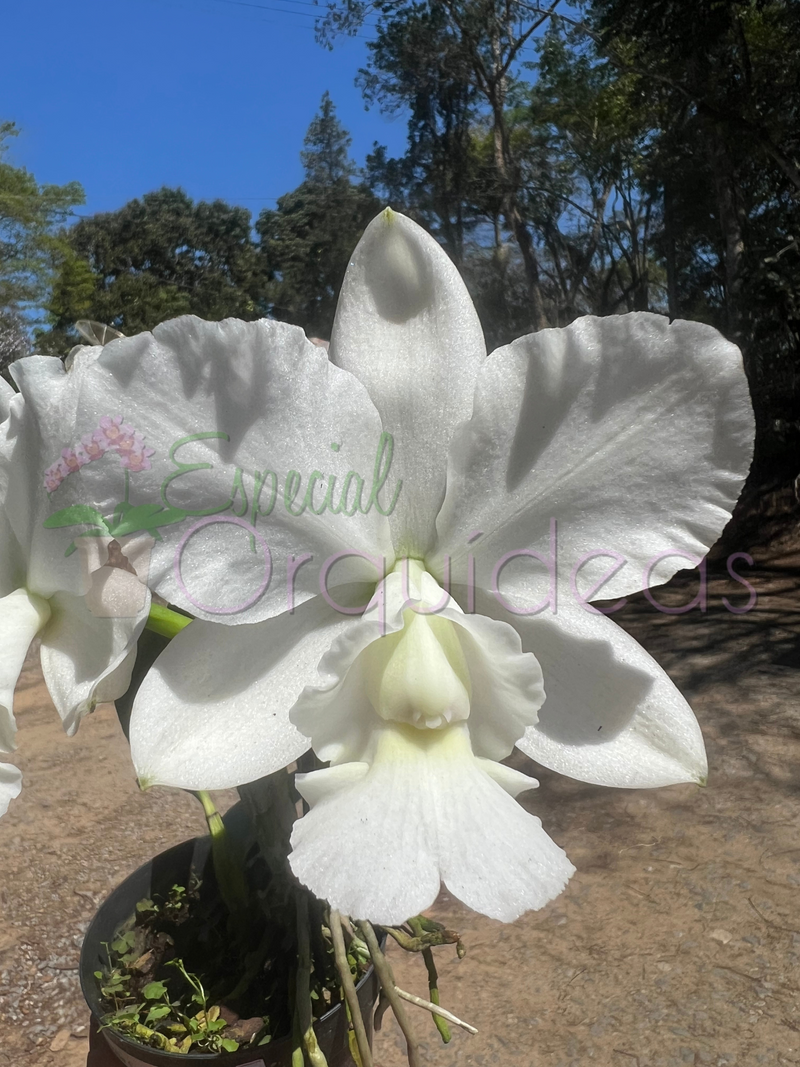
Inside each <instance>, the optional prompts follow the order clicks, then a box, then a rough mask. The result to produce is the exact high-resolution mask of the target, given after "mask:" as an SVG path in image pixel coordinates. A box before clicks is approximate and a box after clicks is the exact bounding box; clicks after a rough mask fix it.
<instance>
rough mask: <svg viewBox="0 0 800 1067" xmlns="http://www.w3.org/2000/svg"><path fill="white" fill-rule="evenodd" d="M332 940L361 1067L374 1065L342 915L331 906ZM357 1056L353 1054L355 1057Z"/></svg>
mask: <svg viewBox="0 0 800 1067" xmlns="http://www.w3.org/2000/svg"><path fill="white" fill-rule="evenodd" d="M330 929H331V940H332V941H333V955H334V959H335V960H336V967H337V970H338V971H339V981H340V982H341V985H342V992H343V994H344V1002H345V1005H346V1006H347V1014H348V1018H349V1020H350V1022H351V1023H352V1026H353V1033H354V1034H355V1039H356V1050H357V1052H358V1059H359V1060H360V1061H361V1062H360V1067H372V1051H371V1050H370V1047H369V1040H368V1039H367V1029H366V1027H365V1026H364V1016H363V1015H362V1014H361V1005H360V1004H359V1003H358V992H357V990H356V986H355V982H354V981H353V976H352V974H351V973H350V964H349V963H348V961H347V952H346V950H345V947H344V935H343V934H342V917H341V915H340V914H339V912H338V911H336V910H335V909H334V908H331V914H330ZM355 1058H356V1057H355V1056H353V1059H355Z"/></svg>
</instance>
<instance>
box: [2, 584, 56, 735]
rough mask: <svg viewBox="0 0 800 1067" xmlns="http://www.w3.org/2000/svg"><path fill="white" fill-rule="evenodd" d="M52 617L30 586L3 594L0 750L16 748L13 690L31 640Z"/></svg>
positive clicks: (46, 606)
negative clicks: (29, 589) (28, 589)
mask: <svg viewBox="0 0 800 1067" xmlns="http://www.w3.org/2000/svg"><path fill="white" fill-rule="evenodd" d="M49 617H50V608H49V606H48V604H47V601H46V600H42V599H41V598H40V597H37V596H34V595H33V594H31V593H29V592H28V591H27V589H15V590H14V592H13V593H9V594H8V595H7V596H4V597H2V598H0V752H13V750H14V748H15V747H16V746H15V742H14V735H15V734H16V729H17V728H16V725H15V723H14V690H15V689H16V687H17V679H18V678H19V675H20V671H21V670H22V665H23V663H24V662H25V657H26V656H27V654H28V648H29V647H30V643H31V641H32V640H33V638H34V637H35V636H36V634H37V633H38V632H39V630H41V628H42V627H43V626H44V625H45V623H46V622H47V620H48V618H49Z"/></svg>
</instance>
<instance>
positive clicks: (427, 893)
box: [290, 723, 574, 924]
mask: <svg viewBox="0 0 800 1067" xmlns="http://www.w3.org/2000/svg"><path fill="white" fill-rule="evenodd" d="M522 777H523V776H521V775H518V776H517V778H516V779H515V781H514V783H513V788H514V789H515V791H517V792H518V791H520V789H521V788H532V787H534V786H535V785H536V782H535V781H534V780H533V779H527V782H526V783H522V782H521V781H520V780H519V779H520V778H522ZM498 778H499V779H500V781H501V783H502V784H505V781H506V779H505V777H504V775H503V773H502V771H501V772H500V774H498V775H497V776H494V775H490V774H489V773H487V771H486V761H482V760H477V759H475V757H474V756H473V754H472V751H471V748H470V744H469V733H468V728H467V726H466V724H464V723H461V724H455V725H453V726H450V727H448V728H446V729H444V730H417V729H414V728H413V727H400V726H396V725H386V726H384V727H383V728H382V729H381V730H380V731H379V732H378V733H377V734H376V738H375V746H374V751H373V753H372V756H371V759H370V761H369V769H368V770H365V769H364V764H363V763H359V764H355V765H353V764H344V765H342V766H340V767H336V768H331V769H330V770H323V771H317V772H313V773H312V774H309V775H298V778H297V785H298V788H299V789H300V792H301V793H302V794H303V795H304V796H305V798H306V799H307V800H308V801H309V803H313V804H314V806H313V807H312V809H311V811H310V812H309V813H308V814H307V815H306V816H305V817H304V818H303V819H301V820H299V821H298V822H297V823H296V824H295V829H294V832H293V834H292V848H293V851H292V854H291V856H290V864H291V866H292V870H293V871H294V873H295V874H296V875H297V877H298V878H299V879H300V880H301V881H302V882H303V883H304V884H305V885H308V886H309V887H310V888H311V889H312V891H313V892H315V893H316V894H317V895H319V896H322V897H324V898H325V899H327V900H328V901H329V902H330V903H331V905H332V906H333V907H335V908H338V909H339V910H340V911H342V912H344V913H347V914H350V915H355V916H359V917H369V918H370V919H372V920H374V921H376V922H381V923H386V924H393V923H394V924H396V923H400V922H403V921H404V920H405V919H406V918H408V916H409V915H415V914H417V913H418V912H420V911H422V910H423V909H425V908H427V907H429V906H430V905H431V904H432V903H433V901H434V900H435V898H436V896H437V894H438V892H439V887H440V882H442V881H443V882H444V883H445V885H446V886H447V887H448V888H449V889H450V890H451V891H452V892H453V893H454V894H455V895H456V896H457V897H458V898H459V899H460V900H462V901H463V902H464V903H465V904H467V905H468V906H469V907H471V908H474V909H475V910H476V911H480V912H482V913H483V914H485V915H489V916H491V917H493V918H496V919H501V920H503V921H505V922H510V921H511V920H513V919H515V918H517V917H518V916H519V915H521V914H522V913H523V912H524V911H527V910H529V909H531V908H541V907H543V906H544V905H545V904H546V903H547V902H548V901H549V900H552V899H553V897H555V896H557V895H558V894H559V893H560V892H561V891H562V889H563V888H564V886H565V885H566V883H567V880H568V879H569V877H570V875H571V874H572V873H573V870H574V868H573V867H572V865H571V863H570V862H569V860H568V859H567V858H566V856H565V855H564V853H563V851H562V850H561V849H560V848H559V847H558V846H557V845H556V844H554V842H553V841H552V840H551V839H550V838H549V837H548V836H547V834H545V833H544V831H543V830H542V828H541V823H540V821H539V819H537V818H535V817H534V816H532V815H529V814H528V813H527V812H526V811H525V810H524V808H522V807H521V806H520V805H519V804H517V803H516V801H514V800H512V798H511V797H510V796H509V795H508V793H506V792H505V791H504V789H503V788H502V785H501V784H498V780H497V779H498Z"/></svg>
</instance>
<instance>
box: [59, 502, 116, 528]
mask: <svg viewBox="0 0 800 1067" xmlns="http://www.w3.org/2000/svg"><path fill="white" fill-rule="evenodd" d="M81 523H88V524H89V525H90V526H98V527H100V528H101V529H102V530H104V531H108V525H107V523H106V520H105V519H104V518H103V516H102V515H101V514H100V512H99V511H98V510H97V509H96V508H91V507H89V505H88V504H74V505H73V506H72V507H70V508H62V509H61V511H56V512H54V513H53V514H52V515H50V516H49V518H47V519H45V520H44V526H45V528H46V529H47V530H57V529H59V528H60V527H62V526H80V525H81Z"/></svg>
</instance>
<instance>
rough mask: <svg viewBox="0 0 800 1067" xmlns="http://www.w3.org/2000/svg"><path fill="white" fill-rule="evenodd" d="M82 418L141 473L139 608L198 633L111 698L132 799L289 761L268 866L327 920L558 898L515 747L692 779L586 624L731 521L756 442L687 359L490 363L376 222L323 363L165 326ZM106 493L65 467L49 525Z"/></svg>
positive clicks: (599, 768) (667, 708) (464, 304)
mask: <svg viewBox="0 0 800 1067" xmlns="http://www.w3.org/2000/svg"><path fill="white" fill-rule="evenodd" d="M101 413H102V414H105V415H108V416H111V415H114V416H122V417H124V418H125V419H129V420H130V421H131V423H132V424H135V426H136V427H137V429H138V430H140V431H141V432H142V433H143V434H144V437H145V438H146V439H147V440H148V441H149V442H151V443H152V444H153V447H154V449H155V454H154V456H153V461H152V468H151V469H150V470H147V471H144V472H142V473H140V474H137V475H136V479H137V480H136V483H135V484H136V497H135V499H136V501H137V502H138V501H142V502H147V501H149V502H160V503H161V505H162V506H163V507H164V508H165V509H171V510H170V511H169V512H168V513H167V512H165V515H166V518H168V519H171V518H173V517H176V516H178V513H179V512H180V513H182V514H183V516H184V519H183V520H182V521H180V522H176V525H175V526H173V527H172V528H171V529H165V530H164V531H163V535H164V536H163V539H162V540H160V541H157V542H156V544H155V546H154V548H153V555H152V560H151V569H150V580H151V584H152V585H153V588H155V589H156V590H157V591H158V592H159V593H160V594H161V595H162V596H164V597H166V598H167V599H168V601H170V602H171V603H173V604H175V605H177V606H180V607H183V608H186V609H188V610H189V611H190V612H191V613H193V614H194V615H196V616H199V619H198V621H195V622H193V623H192V624H191V625H189V626H188V627H187V628H186V629H185V630H183V632H182V633H180V634H179V635H178V637H176V638H175V639H174V640H173V641H172V643H171V644H170V646H169V648H168V649H167V650H166V652H165V653H164V654H163V655H162V656H161V657H160V658H159V660H158V661H157V662H156V664H155V666H154V668H153V669H152V670H151V672H150V674H149V675H148V677H147V679H146V680H145V682H144V684H143V686H142V688H141V689H140V691H139V694H138V697H137V700H136V703H135V706H134V713H133V719H132V723H131V744H132V753H133V758H134V762H135V764H136V767H137V771H138V773H139V776H140V779H141V780H142V781H143V782H144V783H155V782H158V783H161V784H166V785H173V786H181V787H184V788H190V789H218V788H226V787H231V786H235V785H238V784H241V783H244V782H247V781H251V780H253V779H256V778H258V777H260V776H262V775H265V774H268V773H270V772H272V771H274V770H276V769H278V768H280V767H282V766H284V765H286V764H287V763H289V762H290V761H292V760H294V759H296V758H298V757H299V756H300V755H301V754H302V753H303V752H304V751H305V750H306V749H307V748H308V745H309V740H310V743H311V746H312V747H313V749H314V751H315V752H316V753H317V755H318V756H319V757H320V758H321V759H322V760H323V761H328V762H329V763H330V766H329V767H327V768H325V769H323V770H319V771H314V772H312V773H310V774H305V775H298V778H297V783H298V788H299V789H300V791H301V792H302V794H303V796H304V797H305V798H306V800H307V801H308V803H309V804H310V805H311V810H310V811H309V812H308V814H306V815H305V816H304V817H303V818H302V819H301V820H299V821H298V823H297V824H296V827H295V831H294V834H293V838H292V844H293V849H294V851H293V853H292V856H291V858H290V859H291V864H292V867H293V869H294V871H295V873H296V874H297V875H298V877H299V878H300V879H301V880H302V881H303V882H305V883H306V884H307V885H308V886H310V888H311V889H312V890H313V891H314V892H315V893H316V894H317V895H319V896H321V897H323V898H326V899H327V900H329V901H330V903H331V905H332V906H334V907H336V908H338V909H339V910H340V911H342V912H344V913H349V914H351V915H356V916H359V917H368V918H370V919H372V920H374V921H377V922H382V923H397V922H400V921H403V920H405V919H406V918H407V917H408V916H409V915H413V914H415V913H417V912H419V911H421V910H422V909H424V908H425V907H427V906H428V905H430V904H431V903H432V901H433V900H434V898H435V896H436V894H437V892H438V890H439V886H440V882H441V881H444V882H445V883H446V884H447V886H448V887H449V888H450V890H451V891H452V892H454V893H455V894H456V895H457V896H458V897H459V898H460V899H461V900H463V901H464V902H465V903H466V904H468V905H469V906H471V907H473V908H475V909H476V910H478V911H481V912H484V913H485V914H487V915H490V916H493V917H495V918H498V919H502V920H511V919H514V918H515V917H517V916H518V915H520V914H521V913H522V912H524V911H525V910H527V909H530V908H538V907H541V906H542V905H543V904H544V903H546V902H547V901H548V900H550V899H551V898H552V897H554V896H555V895H557V894H558V893H559V892H560V891H561V890H562V889H563V887H564V885H565V883H566V881H567V880H568V878H569V877H570V875H571V873H572V871H573V868H572V866H571V864H570V863H569V861H568V860H567V858H566V856H565V855H564V853H563V852H562V850H561V849H560V848H559V847H558V846H557V845H556V844H554V843H553V842H552V841H551V840H550V839H549V838H548V837H547V835H546V834H545V833H544V831H543V830H542V828H541V824H540V821H539V820H538V819H536V818H535V817H534V816H532V815H530V814H528V813H527V812H526V811H525V810H524V809H523V808H522V807H521V806H519V805H518V804H517V803H516V801H515V800H514V799H513V797H515V796H516V795H517V794H518V793H520V792H522V791H523V790H525V789H530V788H531V787H533V786H535V785H536V782H535V781H534V780H533V779H531V778H529V777H527V776H526V775H523V774H521V773H519V772H516V771H514V770H511V769H510V768H508V767H506V766H504V765H503V764H502V762H501V760H502V759H503V758H504V757H506V756H507V755H509V754H510V753H511V751H512V750H513V747H514V745H516V746H517V747H519V748H520V749H521V750H522V751H523V752H525V753H527V754H529V755H531V756H532V757H533V758H534V759H536V760H537V761H538V762H540V763H541V764H543V765H545V766H548V767H552V768H555V769H557V770H559V771H561V772H563V773H565V774H569V775H572V776H573V777H576V778H579V779H582V780H585V781H588V782H598V783H603V784H608V785H616V786H661V785H665V784H669V783H674V782H686V781H701V780H702V779H703V778H704V776H705V774H706V761H705V754H704V749H703V742H702V737H701V734H700V730H699V727H698V724H697V722H696V720H695V718H694V716H693V714H692V712H691V710H690V708H689V706H688V705H687V703H686V701H685V700H684V699H683V697H682V696H681V695H680V693H679V692H678V690H677V689H676V688H675V687H674V686H673V685H672V683H671V682H670V680H669V679H668V677H667V676H666V674H665V673H664V672H663V671H662V670H661V668H660V667H659V666H658V665H657V664H656V663H655V661H654V660H653V659H651V657H650V656H648V654H647V653H646V652H645V651H644V650H643V649H641V648H640V647H639V646H638V645H637V643H636V642H635V641H634V640H633V639H632V638H630V637H629V636H628V635H627V634H626V633H625V632H624V631H622V630H621V629H619V628H618V627H617V626H616V625H615V624H614V623H613V621H611V619H610V618H608V617H606V615H604V614H602V613H600V612H598V611H597V610H595V609H593V608H592V607H591V606H590V605H587V604H586V600H588V599H591V596H595V598H596V597H597V596H600V595H602V596H603V597H604V598H611V597H613V598H623V597H624V596H626V595H627V594H628V593H630V592H632V591H634V590H638V589H641V588H642V587H643V586H645V585H647V584H648V583H651V584H655V583H656V582H662V581H664V580H665V579H666V578H668V577H669V576H670V575H671V574H672V573H674V572H675V571H676V570H678V569H680V568H682V567H685V566H686V565H687V556H688V557H690V558H692V559H693V558H699V557H701V556H702V555H704V554H705V552H706V551H707V549H708V547H709V546H710V545H711V544H712V543H713V541H714V540H715V539H716V537H717V536H718V534H719V532H720V531H721V529H722V527H723V525H724V524H725V521H726V520H727V518H728V517H729V514H730V510H731V508H732V505H733V502H734V501H735V499H736V496H737V494H738V492H739V489H740V487H741V484H742V480H743V478H744V475H745V473H746V470H747V467H748V464H749V459H750V452H751V441H752V432H753V420H752V413H751V410H750V404H749V397H748V391H747V386H746V382H745V379H744V374H743V371H742V366H741V358H740V355H739V352H738V350H737V349H736V348H735V347H734V346H733V345H730V344H728V343H727V342H726V341H725V340H724V339H723V338H722V337H721V336H720V335H719V334H718V333H716V332H715V331H714V330H712V329H710V328H709V327H706V326H703V325H699V324H693V323H685V322H677V323H673V324H672V325H670V324H668V322H667V320H666V319H664V318H662V317H659V316H656V315H650V314H636V315H628V316H620V317H611V318H603V319H597V318H587V319H582V320H578V321H577V322H575V323H573V324H572V325H571V326H570V327H568V328H567V329H564V330H545V331H543V332H541V333H539V334H535V335H531V336H528V337H523V338H521V339H520V340H518V341H516V342H514V343H513V344H511V345H509V346H507V347H505V348H501V349H499V350H498V351H496V352H495V353H494V354H493V355H492V356H490V357H489V358H488V359H487V358H486V353H485V346H484V340H483V335H482V332H481V329H480V325H479V322H478V319H477V315H476V313H475V310H474V308H473V306H472V303H471V301H470V299H469V296H468V294H467V291H466V289H465V287H464V285H463V283H462V281H461V279H460V277H459V275H458V273H457V271H456V269H455V268H454V266H453V265H452V263H451V262H450V261H449V259H448V258H447V256H446V255H445V254H444V252H443V251H442V250H441V249H440V248H439V246H438V245H437V244H436V242H435V241H434V240H433V239H432V238H430V237H429V236H427V235H426V234H425V233H424V232H423V231H422V230H421V229H419V227H417V226H416V225H414V224H413V223H412V222H410V221H409V220H408V219H405V218H403V217H402V216H399V215H396V214H394V213H393V212H390V211H386V212H384V213H383V214H382V215H380V216H379V217H378V218H377V219H375V220H374V221H373V222H372V223H371V225H370V226H369V227H368V229H367V231H366V233H365V234H364V237H363V238H362V240H361V242H360V244H359V246H358V248H357V249H356V251H355V253H354V255H353V258H352V261H351V263H350V266H349V268H348V271H347V275H346V278H345V282H344V286H343V290H342V295H341V298H340V302H339V307H338V310H337V315H336V322H335V325H334V330H333V336H332V339H331V346H330V359H328V358H327V357H326V354H325V353H324V351H322V350H320V349H319V348H317V347H314V346H313V345H312V344H311V343H310V342H308V341H307V340H306V339H305V338H304V336H303V335H302V333H301V331H299V330H297V329H295V328H293V327H290V326H286V325H284V324H280V323H274V322H266V321H263V322H258V323H241V322H235V321H231V320H229V321H226V322H223V323H202V322H200V321H199V320H197V319H191V318H188V319H178V320H175V321H174V322H171V323H167V324H165V325H163V326H160V327H157V328H156V330H155V331H154V332H153V334H146V335H141V336H139V337H136V338H131V339H120V340H117V341H113V342H111V343H110V344H108V345H107V346H106V347H105V348H104V349H103V352H102V354H101V355H100V357H99V359H97V361H96V362H95V363H93V364H91V365H85V367H84V373H83V385H82V393H81V403H80V404H79V409H78V420H79V422H81V425H83V424H84V423H85V424H87V425H88V424H89V423H91V422H92V420H93V419H95V420H96V418H97V416H98V414H101ZM387 455H388V459H389V460H390V461H391V462H387ZM348 472H349V473H348ZM112 473H113V472H112ZM109 478H110V471H109V468H108V467H107V466H106V467H105V468H104V467H102V465H101V464H96V465H87V466H85V467H84V468H83V469H82V470H81V471H79V472H78V473H77V474H76V475H75V476H74V478H72V477H71V478H69V479H66V481H65V484H64V485H62V486H61V487H60V488H59V489H58V490H56V493H58V494H60V496H59V499H60V501H61V503H60V505H59V506H60V507H62V508H63V507H65V506H66V505H72V504H75V503H77V502H78V501H79V500H81V499H91V500H93V502H94V506H95V507H97V508H98V509H99V511H101V512H102V513H103V514H104V515H107V514H110V513H111V512H112V511H113V510H114V509H115V507H116V506H117V505H116V504H115V500H116V499H118V496H119V492H118V486H116V487H115V485H114V483H113V479H112V480H109ZM67 483H68V484H67ZM131 485H133V479H132V480H131ZM81 494H82V496H81ZM54 496H55V494H54ZM556 539H557V552H556V548H555V544H554V542H555V540H556ZM267 549H269V553H268V552H267ZM537 554H538V555H537ZM609 554H612V555H611V557H610V556H609ZM613 554H616V555H613ZM554 556H556V557H557V558H551V557H554ZM609 558H612V559H613V561H614V564H615V566H616V571H615V573H614V574H613V575H612V576H611V577H610V578H609V577H607V576H608V574H609V572H610V570H611V569H612V568H610V566H609ZM620 561H622V562H623V563H624V565H621V564H620ZM545 564H552V569H553V570H556V571H557V578H558V580H557V581H556V582H554V589H553V590H549V593H548V596H547V597H543V596H542V588H540V587H541V586H543V585H544V587H545V588H548V587H549V583H550V580H551V576H550V575H548V574H547V572H546V570H545V569H544V565H545ZM543 575H544V580H543ZM537 576H538V577H537ZM270 579H271V580H270ZM448 586H449V587H450V588H449V590H448ZM553 592H554V593H555V596H552V595H550V594H551V593H553ZM540 602H541V603H540ZM476 608H477V611H476ZM219 623H224V624H225V625H219ZM545 694H546V695H545Z"/></svg>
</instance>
